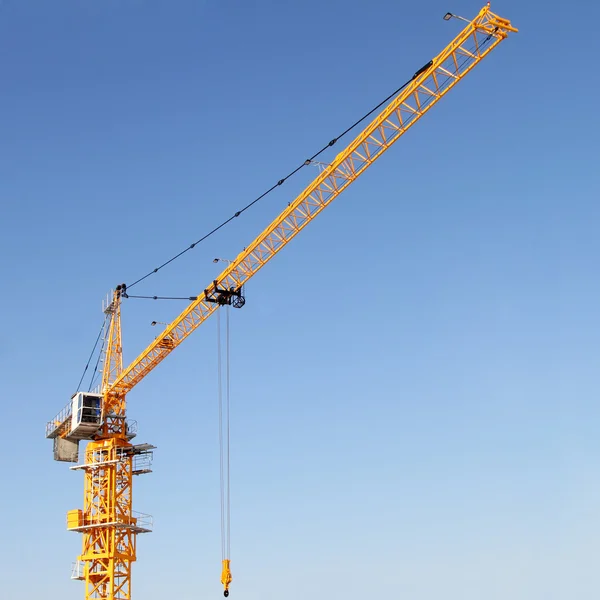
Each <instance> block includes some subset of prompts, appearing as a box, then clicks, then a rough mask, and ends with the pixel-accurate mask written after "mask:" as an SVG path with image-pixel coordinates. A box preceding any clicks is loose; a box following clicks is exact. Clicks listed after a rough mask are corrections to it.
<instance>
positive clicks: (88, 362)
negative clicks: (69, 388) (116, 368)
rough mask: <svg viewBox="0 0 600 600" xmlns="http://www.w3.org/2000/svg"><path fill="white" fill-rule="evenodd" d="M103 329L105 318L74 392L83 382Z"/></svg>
mask: <svg viewBox="0 0 600 600" xmlns="http://www.w3.org/2000/svg"><path fill="white" fill-rule="evenodd" d="M105 327H106V317H104V321H103V322H102V327H100V331H99V333H98V337H97V338H96V341H95V342H94V347H93V348H92V351H91V352H90V357H89V358H88V361H87V364H86V365H85V369H83V373H82V375H81V379H80V380H79V383H78V384H77V388H76V389H75V391H76V392H78V391H79V388H80V386H81V382H82V381H83V378H84V377H85V374H86V373H87V370H88V368H89V366H90V362H91V361H92V357H93V356H94V352H95V351H96V346H97V345H98V342H99V341H100V336H101V335H102V332H103V331H104V328H105Z"/></svg>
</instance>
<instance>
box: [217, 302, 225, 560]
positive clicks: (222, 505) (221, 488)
mask: <svg viewBox="0 0 600 600" xmlns="http://www.w3.org/2000/svg"><path fill="white" fill-rule="evenodd" d="M221 355H222V352H221V311H220V310H217V377H218V386H217V387H218V398H219V474H220V485H219V491H220V509H221V560H224V559H225V502H224V495H225V494H224V493H225V489H224V464H223V375H222V366H221Z"/></svg>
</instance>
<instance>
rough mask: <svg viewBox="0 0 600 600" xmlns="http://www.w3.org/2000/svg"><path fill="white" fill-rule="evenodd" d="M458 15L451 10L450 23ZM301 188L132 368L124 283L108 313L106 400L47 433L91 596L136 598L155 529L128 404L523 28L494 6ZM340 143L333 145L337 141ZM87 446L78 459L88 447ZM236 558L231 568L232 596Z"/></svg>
mask: <svg viewBox="0 0 600 600" xmlns="http://www.w3.org/2000/svg"><path fill="white" fill-rule="evenodd" d="M453 17H455V15H453V14H451V13H447V14H446V16H445V17H444V19H446V20H449V19H451V18H453ZM457 18H459V19H461V20H463V21H465V22H466V26H465V27H464V29H463V30H462V31H461V32H460V33H459V34H458V35H457V36H456V37H455V38H454V39H453V40H452V41H451V42H450V44H448V46H446V48H444V49H443V50H442V52H440V53H439V54H438V55H437V56H436V57H435V58H433V59H432V60H430V61H429V62H428V63H427V64H425V65H424V66H423V67H421V68H420V69H419V70H418V71H417V72H416V73H415V74H414V76H413V77H412V79H411V80H410V82H408V84H407V85H405V86H404V87H403V88H402V89H401V91H400V92H399V93H398V94H397V95H396V96H395V97H394V98H393V99H391V100H390V101H389V103H388V104H387V105H386V106H385V107H384V108H383V109H382V110H381V112H379V114H377V115H376V116H375V117H374V118H373V120H372V121H371V122H370V123H369V124H368V125H367V126H366V127H365V129H363V131H361V132H360V133H359V134H358V135H357V136H356V137H355V138H354V139H353V140H352V141H351V142H350V143H349V144H348V146H347V147H346V148H345V149H344V150H342V151H341V152H339V153H338V154H337V156H335V158H334V159H333V161H332V162H331V163H330V164H327V165H325V166H324V167H323V168H322V170H321V171H320V173H319V175H318V176H317V177H316V178H315V179H314V180H313V181H312V182H311V183H310V184H309V185H308V186H307V187H306V188H305V189H304V191H302V192H301V193H300V194H299V195H298V196H297V197H296V198H295V200H293V201H292V202H290V203H289V205H288V206H287V207H286V208H285V210H284V211H283V212H282V213H281V214H280V215H279V216H277V217H276V218H275V219H274V220H273V222H272V223H271V224H270V225H269V226H268V227H267V228H266V229H265V230H264V231H263V232H262V233H261V234H260V235H259V236H258V237H257V238H256V239H255V240H254V241H253V242H252V243H251V244H249V245H248V246H246V248H244V250H243V251H242V252H240V253H239V254H238V256H237V257H236V258H235V260H232V261H230V262H229V264H228V266H227V267H226V268H225V270H224V271H223V272H222V273H221V274H220V275H219V276H218V277H217V278H216V279H215V280H214V281H213V282H212V283H211V284H210V285H209V286H208V287H207V288H206V289H204V291H203V292H201V293H200V294H199V295H198V296H197V297H196V298H195V299H194V300H193V301H192V302H191V303H190V304H189V305H188V306H187V308H185V310H184V311H183V312H182V313H181V314H180V315H179V316H178V317H176V318H175V320H173V321H172V322H171V323H170V324H168V325H167V326H166V327H165V329H164V331H163V332H162V333H161V335H160V336H158V338H156V339H155V340H154V341H153V342H152V343H151V344H150V345H149V346H148V347H147V348H146V349H145V350H144V351H143V352H142V353H141V354H140V355H139V356H138V357H137V358H136V359H135V360H134V361H133V362H132V363H131V364H129V365H128V366H127V367H125V368H124V367H123V358H122V349H121V305H122V301H123V299H124V298H126V297H127V286H126V285H125V284H121V285H118V286H116V289H115V290H114V291H113V292H112V295H111V297H110V298H109V302H107V305H106V306H105V308H104V312H105V315H106V323H107V327H108V334H107V340H106V349H105V356H104V363H103V370H102V383H101V387H100V391H99V392H98V393H88V392H81V391H79V392H77V393H76V394H74V395H73V396H72V398H71V400H70V401H69V403H68V404H67V405H66V407H65V408H64V409H63V410H62V411H61V412H60V413H59V414H58V415H57V416H56V417H55V418H54V419H53V420H52V421H50V422H49V423H48V424H47V426H46V437H47V438H50V439H52V440H53V444H54V458H55V460H59V461H65V462H73V463H77V464H75V465H74V466H72V467H71V469H73V470H81V471H83V474H84V499H83V509H78V510H71V511H69V512H68V513H67V529H68V530H70V531H77V532H80V533H82V534H83V544H82V551H81V554H80V556H79V558H78V561H77V563H76V567H75V569H74V572H73V575H72V577H73V578H75V579H80V580H83V581H85V599H86V600H92V599H97V598H101V599H105V600H130V598H131V566H132V563H133V562H134V561H135V560H136V539H137V535H138V534H140V533H145V532H148V531H151V529H152V523H151V517H149V516H148V515H143V514H139V513H136V512H134V511H133V509H132V480H133V476H134V475H141V474H143V473H147V472H150V470H151V469H150V466H151V458H152V451H153V449H154V446H152V445H150V444H133V443H132V439H133V437H134V436H135V429H134V427H133V423H131V422H129V421H128V419H127V413H126V397H127V394H128V393H129V392H130V391H131V390H133V388H134V387H135V386H136V385H137V384H138V383H139V382H140V381H141V380H142V379H144V377H146V376H147V375H148V374H149V373H150V372H151V371H152V370H153V369H154V368H156V367H157V366H158V365H159V364H160V363H161V361H163V360H164V359H165V358H166V357H167V356H168V355H169V354H170V353H171V352H172V351H173V350H174V349H175V348H177V346H179V344H181V342H183V340H185V339H186V338H187V337H188V336H189V335H191V334H192V333H193V332H194V331H195V330H196V329H197V328H198V327H199V326H200V325H201V324H202V323H204V321H206V320H207V319H208V318H209V317H210V316H211V315H212V314H213V313H214V312H216V311H217V310H218V309H219V307H221V306H223V305H233V306H234V307H241V306H243V304H244V301H245V300H244V296H243V286H244V284H245V283H246V282H247V281H248V280H250V278H252V277H253V276H254V275H255V274H256V273H257V272H258V271H259V270H260V269H261V268H262V267H263V266H264V265H266V264H267V263H268V262H269V261H270V260H271V259H272V258H273V257H274V256H275V255H276V254H277V253H278V252H279V251H280V250H282V249H283V248H284V247H285V246H286V245H287V244H288V243H289V242H290V241H291V240H292V239H293V238H294V237H295V236H296V235H297V234H298V233H299V232H300V231H301V230H302V229H303V228H304V227H306V226H307V225H308V224H309V223H310V222H311V221H312V220H313V219H314V218H315V217H316V216H317V215H318V214H319V213H320V212H321V211H322V210H323V209H325V208H326V207H327V206H328V205H329V204H331V202H332V201H333V200H334V199H335V198H337V196H338V195H339V194H341V193H342V192H343V191H344V190H345V189H346V188H347V187H348V186H349V185H350V184H351V183H352V182H353V181H355V180H356V179H357V178H358V177H359V176H360V175H361V174H362V173H364V172H365V170H366V169H367V168H368V167H369V166H371V165H372V164H373V162H375V160H376V159H377V158H379V157H380V156H381V155H382V154H383V153H384V152H385V151H386V150H387V149H388V148H390V146H392V144H393V143H394V142H396V141H397V140H398V139H399V138H400V137H401V136H402V135H403V134H404V133H406V131H407V130H408V129H409V128H410V127H412V126H413V125H414V124H415V123H416V122H417V121H418V120H419V119H421V118H422V117H423V116H424V115H425V114H426V113H427V112H428V111H429V110H430V109H431V108H432V107H433V106H434V105H435V104H437V103H438V102H439V101H440V100H441V99H442V98H443V97H444V96H445V95H446V94H447V93H448V92H449V91H450V90H451V89H452V88H453V87H454V86H455V85H456V84H457V83H458V82H459V81H461V80H462V78H463V77H464V76H465V75H466V74H467V73H469V72H470V71H471V70H472V69H473V68H474V67H475V66H476V65H477V64H479V62H481V61H482V60H483V59H484V58H485V57H486V56H487V55H488V54H489V53H490V52H491V51H492V50H493V49H494V48H496V46H497V45H498V44H500V43H501V42H502V41H503V40H505V39H506V38H507V37H508V35H509V34H510V33H513V32H517V31H518V30H517V29H516V28H515V27H513V26H512V25H511V23H510V21H509V20H507V19H504V18H501V17H499V16H498V15H496V14H494V13H493V12H492V11H491V9H490V4H489V3H488V4H487V5H486V6H484V7H483V8H482V9H481V10H480V11H479V13H478V14H477V16H476V17H474V18H473V19H472V20H470V21H469V20H467V19H463V18H462V17H457ZM336 141H337V140H332V141H331V142H330V144H329V145H330V146H332V145H333V144H334V143H336ZM81 441H84V442H86V446H85V449H84V451H83V460H82V461H81V462H79V443H80V442H81ZM230 582H231V571H230V563H229V559H226V560H224V561H223V564H222V583H223V585H224V594H225V595H226V596H227V595H228V594H229V584H230Z"/></svg>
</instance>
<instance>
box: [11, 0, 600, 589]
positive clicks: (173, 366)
mask: <svg viewBox="0 0 600 600" xmlns="http://www.w3.org/2000/svg"><path fill="white" fill-rule="evenodd" d="M576 7H577V3H572V5H571V8H567V6H566V5H565V4H564V3H560V4H559V3H558V2H554V1H553V0H548V1H546V2H535V1H534V2H527V3H524V2H516V1H515V0H505V1H503V2H495V3H493V6H492V8H493V10H494V11H495V12H497V13H498V14H500V15H501V16H504V17H507V18H509V19H511V20H512V21H513V23H514V24H515V25H516V26H517V27H519V28H520V30H521V31H520V33H519V34H518V35H515V36H513V37H512V38H511V39H510V40H508V41H506V42H504V43H503V44H501V45H500V46H499V47H498V48H497V50H495V51H494V52H493V53H492V54H491V55H490V56H489V57H488V58H487V59H486V60H485V61H483V63H482V64H481V65H480V66H479V67H477V68H476V69H475V71H474V72H473V73H472V74H470V75H469V76H468V77H467V78H466V79H465V80H464V81H463V82H461V84H460V85H459V86H457V87H456V89H455V90H453V91H452V92H451V93H450V94H449V95H448V96H447V97H446V98H445V99H444V100H443V101H442V102H440V104H439V106H437V107H435V108H434V109H433V110H432V111H431V112H430V113H429V114H428V115H427V116H426V117H425V118H424V119H423V120H422V121H421V122H420V123H419V124H417V125H416V126H415V128H414V129H412V130H411V131H410V132H409V133H408V134H407V135H406V136H405V137H404V138H403V139H402V140H401V141H399V142H398V144H397V145H396V146H394V148H392V149H391V150H390V151H389V152H388V153H387V154H386V155H385V156H384V157H382V158H381V159H380V160H379V161H378V163H377V164H376V165H375V166H373V167H372V168H371V169H370V170H369V171H368V172H367V173H366V174H365V175H363V176H362V177H361V178H360V179H359V180H358V181H357V182H356V183H355V184H354V185H353V186H352V187H351V188H350V189H349V190H347V191H346V192H344V194H343V195H342V196H341V197H340V198H339V199H338V200H336V202H335V203H334V204H333V205H332V206H331V207H330V208H328V209H327V211H325V212H324V213H323V214H322V215H321V216H320V217H319V219H317V220H316V221H315V222H314V223H313V224H311V226H310V227H308V228H307V229H306V230H305V231H303V233H302V234H301V235H300V236H299V237H298V238H297V239H296V240H294V242H293V243H292V244H290V246H289V247H288V248H286V249H285V250H284V251H283V252H282V253H281V254H280V255H279V256H278V257H277V258H276V259H275V260H274V261H273V262H272V263H270V264H269V265H268V267H267V268H265V269H264V270H263V271H262V272H261V273H260V274H259V275H257V276H256V278H255V279H254V280H252V282H251V283H250V284H249V285H248V286H247V304H246V306H245V307H244V309H243V310H242V311H235V312H234V313H232V350H231V351H232V379H231V383H232V505H233V506H232V511H233V515H232V570H233V575H234V583H233V585H232V597H233V598H240V599H242V598H243V599H244V600H258V599H260V600H270V599H281V598H285V599H286V600H301V599H302V600H304V599H305V598H306V597H308V596H309V597H311V598H330V597H343V598H346V599H347V600H362V599H363V598H365V597H371V596H373V595H381V596H385V597H388V598H400V597H402V598H410V599H411V600H438V599H440V598H444V599H445V600H480V599H481V598H486V600H504V599H506V598H509V597H510V598H511V600H567V599H568V600H573V599H575V598H577V599H582V600H583V599H587V598H593V597H596V596H597V594H598V588H599V585H600V581H599V575H598V569H597V564H598V559H599V558H600V543H599V542H598V539H600V535H599V534H600V517H599V512H598V506H599V505H600V483H599V481H600V480H599V479H598V471H599V470H600V448H599V445H598V436H597V429H598V425H597V423H598V420H599V418H600V410H599V408H598V403H597V401H596V393H597V364H598V359H599V358H600V356H599V352H598V333H599V327H600V318H599V316H598V308H597V298H598V295H599V294H600V286H599V284H598V278H597V264H598V258H599V257H600V242H599V241H598V235H597V229H598V220H599V217H600V210H599V208H598V204H597V202H596V200H597V198H598V192H599V187H600V186H599V175H598V169H597V161H598V133H599V131H598V129H599V127H598V125H599V123H598V112H597V108H596V91H597V90H596V84H594V83H593V82H591V83H590V84H589V85H590V88H591V89H590V90H588V83H586V82H588V81H589V80H590V64H593V59H592V57H593V56H594V55H595V54H596V53H597V50H598V46H597V40H596V36H595V35H594V34H593V31H592V32H590V31H588V30H585V31H584V30H582V23H581V19H582V14H584V15H585V20H586V21H587V22H590V23H594V22H596V21H597V19H598V17H600V9H599V8H598V6H597V5H596V4H593V3H585V4H584V3H579V9H577V8H576ZM479 8H480V4H479V3H477V2H465V1H462V0H461V1H458V0H456V1H455V2H454V3H450V4H448V3H447V2H441V1H438V0H432V1H430V2H423V3H417V2H413V3H406V2H398V1H395V2H392V1H390V0H372V1H371V2H369V3H366V2H361V3H359V2H355V1H354V0H346V1H344V2H342V1H341V0H335V1H331V0H326V1H324V2H321V3H317V4H315V3H313V4H311V3H308V4H307V3H303V2H290V1H283V2H282V1H279V2H275V1H259V2H254V3H232V2H208V1H202V0H198V1H192V0H177V1H176V2H165V1H164V0H153V1H143V0H107V1H103V2H83V1H80V0H77V1H75V0H60V1H59V2H52V3H50V2H42V1H41V0H38V1H34V0H26V1H22V2H16V1H15V0H6V1H5V2H3V3H2V5H1V6H0V56H1V57H2V58H1V59H0V76H1V80H2V94H1V95H0V108H1V112H0V114H1V115H2V136H1V141H0V165H1V169H2V177H1V178H0V199H1V201H2V219H1V220H0V251H1V252H0V255H1V256H2V259H1V262H0V265H1V266H0V269H1V276H2V280H3V284H4V285H3V290H4V293H3V294H2V295H1V297H0V306H1V308H2V314H3V315H4V319H5V334H4V341H3V343H2V344H0V358H1V361H2V363H1V364H2V374H3V386H2V400H3V402H2V405H3V408H4V419H3V426H2V438H3V443H4V452H2V453H1V455H0V466H1V468H2V473H3V475H4V478H3V482H4V483H3V486H2V490H3V493H2V494H0V510H1V512H2V514H3V515H4V524H3V531H2V535H1V536H0V564H2V568H1V569H0V587H1V588H2V589H3V592H4V596H5V597H6V598H10V599H11V600H30V599H33V598H39V597H41V596H42V595H44V596H46V595H48V594H50V596H52V597H60V598H62V599H64V600H71V599H77V598H82V597H83V587H82V585H81V584H79V583H75V582H71V581H70V580H69V573H70V570H69V569H70V564H71V562H72V561H73V560H75V558H76V556H77V554H78V553H79V550H80V539H79V537H78V536H77V535H76V534H71V533H68V532H67V531H66V530H65V519H64V515H65V513H66V511H67V510H69V509H72V508H78V507H80V506H81V504H82V493H83V484H82V478H81V475H80V474H79V473H73V472H70V471H69V470H68V468H67V466H66V465H64V464H60V463H55V462H53V460H52V450H51V443H50V442H49V441H47V440H45V439H44V425H45V422H46V421H47V420H48V419H50V418H51V417H52V416H53V415H54V414H55V413H56V412H57V411H58V410H59V409H60V408H62V406H63V405H64V404H66V402H67V400H68V398H69V396H70V394H71V393H72V391H73V389H74V386H75V385H76V383H77V381H78V380H79V377H80V374H81V371H82V369H83V367H84V365H85V362H86V359H87V356H88V354H89V351H90V349H91V346H92V344H93V342H94V339H95V337H96V334H97V332H98V328H99V326H100V323H101V321H102V314H101V311H100V308H101V300H102V298H103V297H104V295H105V294H106V293H107V292H108V291H109V289H110V288H111V287H113V286H114V285H116V284H117V283H120V282H122V281H125V282H131V281H133V280H134V279H136V278H137V277H139V276H140V275H142V274H144V273H145V272H147V271H148V270H149V269H151V268H153V267H154V266H156V265H157V264H159V263H160V262H162V261H163V260H164V259H166V258H168V257H169V256H171V255H172V254H173V253H174V252H176V251H178V250H180V249H182V248H183V247H185V246H186V245H187V244H189V243H190V242H191V241H193V240H195V239H197V238H198V237H200V235H202V234H203V233H205V232H206V231H207V230H209V229H211V228H212V227H213V226H214V225H216V224H217V223H219V222H221V221H222V220H223V219H224V218H226V217H228V216H230V215H231V214H232V213H234V212H235V211H236V210H238V209H239V208H241V207H242V206H243V205H245V204H246V203H247V202H248V201H249V200H251V199H252V198H254V197H255V196H256V195H257V194H258V193H260V192H262V191H263V190H264V189H266V188H267V187H269V186H270V185H272V184H273V183H274V182H275V181H277V179H279V178H280V177H281V176H282V175H283V174H285V173H287V172H288V171H289V170H290V169H291V168H293V167H295V166H296V165H297V164H298V162H299V161H301V160H303V159H304V158H305V157H306V156H307V155H309V154H311V153H312V152H314V151H315V150H316V149H318V148H320V147H321V146H322V145H323V144H324V143H326V142H327V141H328V140H329V139H331V137H333V136H334V135H335V134H336V133H338V132H340V131H342V130H343V129H345V127H347V126H348V124H349V123H351V122H353V121H354V120H355V118H356V117H358V116H360V115H362V114H363V113H364V112H365V110H366V109H369V108H370V107H371V106H373V105H374V104H376V103H377V102H379V101H380V100H381V99H382V98H384V97H385V96H387V94H388V93H390V92H391V91H392V90H393V89H395V88H396V87H398V85H399V84H401V83H402V82H404V81H405V80H406V79H407V78H408V77H410V76H411V75H412V73H413V72H414V71H415V70H416V69H417V68H419V67H420V66H421V65H422V64H423V63H425V62H427V60H429V58H431V57H432V56H433V55H435V54H436V53H437V52H438V51H439V50H441V49H442V48H443V47H444V46H445V45H446V44H447V43H448V42H449V41H450V40H451V39H452V37H453V36H454V35H455V34H456V33H457V32H458V30H459V28H460V24H459V23H458V22H456V21H453V22H450V23H446V22H444V21H443V20H442V18H441V17H442V15H443V14H444V13H445V12H446V11H448V10H451V11H453V12H455V13H458V14H462V15H464V16H466V17H472V16H473V15H474V14H476V12H477V11H478V10H479ZM310 174H311V173H310V171H307V170H304V171H303V172H302V173H301V174H300V175H298V177H296V178H295V179H293V180H291V181H290V182H288V183H286V185H285V186H282V188H281V189H279V190H278V191H277V193H275V194H273V195H271V196H269V197H268V199H265V200H264V201H263V202H262V203H260V204H259V205H257V206H256V207H254V208H253V209H252V210H251V211H248V212H247V213H245V215H244V217H243V218H240V219H237V220H236V222H235V223H233V224H232V225H231V226H230V227H228V228H226V229H225V230H223V231H221V232H220V233H219V234H218V235H215V236H214V237H212V238H211V239H210V240H209V241H208V242H206V243H204V244H202V245H201V246H199V247H198V248H197V249H195V250H194V251H193V252H190V253H188V254H187V255H186V256H185V257H184V258H182V259H181V260H179V261H177V262H176V263H175V264H174V265H173V266H172V267H171V268H169V269H165V270H164V271H163V272H161V273H160V274H159V275H156V276H154V277H152V278H150V279H148V280H147V282H145V283H144V284H140V286H139V287H138V288H137V290H138V291H139V293H147V294H151V295H153V294H160V295H175V296H178V295H185V296H187V295H192V294H195V293H197V292H198V291H200V290H202V289H204V287H205V286H206V285H207V283H208V282H210V281H211V280H212V279H213V278H214V276H215V275H216V274H217V273H218V269H217V266H216V265H214V264H213V263H212V258H213V257H215V256H222V257H233V256H235V254H237V252H239V250H240V249H241V248H242V247H243V246H245V245H246V244H247V243H248V242H249V241H251V240H252V239H253V238H254V237H255V236H256V235H257V234H258V232H260V231H261V230H262V228H264V227H265V226H266V225H267V224H268V223H269V222H270V220H271V219H272V218H273V217H274V216H275V215H276V214H277V213H278V212H279V211H280V210H281V208H282V207H283V206H285V205H286V204H287V202H289V201H290V200H291V199H292V198H293V197H294V195H295V194H296V193H297V192H298V191H300V190H301V189H302V187H303V186H304V185H305V184H306V183H307V182H308V179H307V177H309V176H310ZM182 308H183V305H182V304H178V303H176V302H173V303H169V302H165V303H153V302H146V301H141V300H140V301H135V300H129V301H127V302H126V304H125V305H124V308H123V334H124V353H125V360H126V362H129V361H131V360H132V359H133V358H135V356H136V355H137V354H138V353H139V352H140V351H141V350H142V349H143V348H144V347H145V346H146V345H147V343H148V342H149V341H151V340H152V338H153V335H155V330H154V329H153V328H152V327H150V325H149V324H150V321H152V320H157V321H168V320H170V319H172V318H174V317H175V316H176V315H177V314H178V312H179V311H180V310H181V309H182ZM13 327H16V329H12V328H13ZM86 381H87V380H86ZM128 401H129V414H130V416H131V417H132V418H134V419H137V421H138V423H139V430H140V434H139V436H138V438H137V439H138V441H140V442H145V441H147V442H151V443H153V444H155V445H156V446H158V450H157V451H156V453H155V461H154V473H153V474H152V475H149V476H145V477H143V478H139V479H138V480H136V482H135V483H136V488H135V492H134V494H135V508H136V509H137V510H139V511H141V512H147V513H151V514H153V515H154V518H155V532H154V533H152V534H151V535H149V536H145V537H141V538H139V540H138V542H139V544H138V559H139V560H138V562H137V563H136V565H135V566H134V581H133V593H134V598H138V599H144V600H158V599H159V598H160V599H162V598H164V597H166V596H168V597H174V598H175V597H176V598H179V599H180V600H188V599H189V600H192V599H196V598H199V597H222V596H221V591H220V584H219V582H218V580H219V575H220V540H219V487H218V486H219V473H218V439H217V431H218V430H217V380H216V327H215V322H214V321H213V322H209V323H207V324H205V326H204V327H203V328H201V329H200V330H198V331H197V332H196V333H195V334H194V335H193V336H191V337H190V339H188V340H187V341H186V342H185V343H184V344H183V345H182V346H181V347H180V348H178V349H177V351H176V352H174V353H173V355H172V356H170V357H169V358H168V359H167V360H166V361H165V362H164V363H162V364H161V365H160V367H159V368H158V369H157V370H156V371H154V372H153V373H152V374H151V375H150V376H149V377H148V378H147V380H145V381H144V382H142V383H141V384H140V385H139V386H138V387H137V388H136V389H135V390H134V391H133V392H132V393H131V394H130V395H129V397H128Z"/></svg>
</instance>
